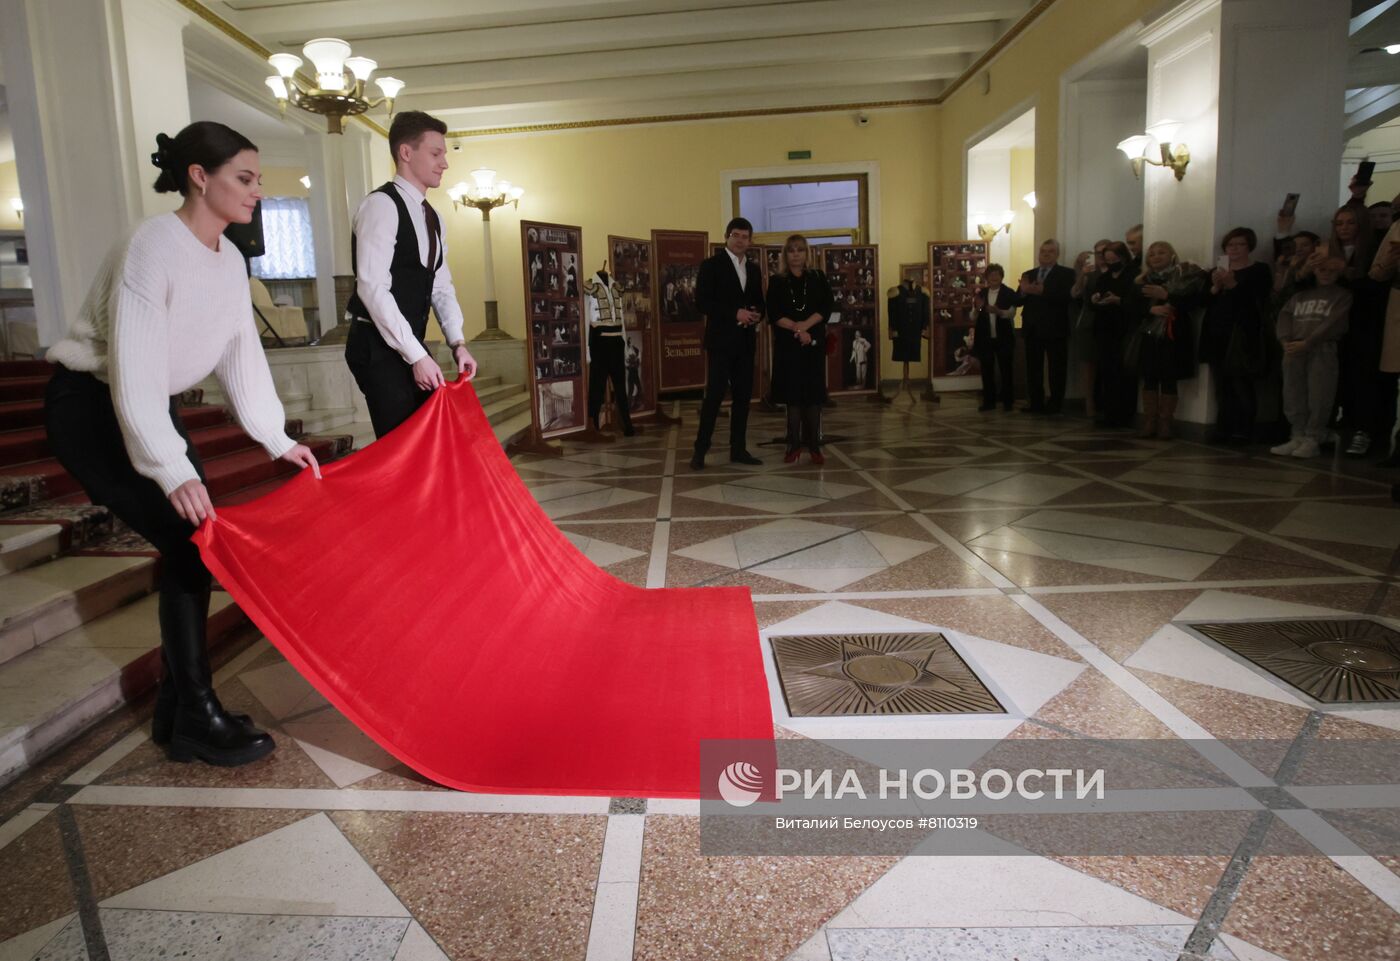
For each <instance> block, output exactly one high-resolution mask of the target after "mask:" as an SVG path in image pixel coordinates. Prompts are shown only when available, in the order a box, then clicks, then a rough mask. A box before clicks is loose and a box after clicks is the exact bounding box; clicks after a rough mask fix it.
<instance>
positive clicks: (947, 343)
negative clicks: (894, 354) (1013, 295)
mask: <svg viewBox="0 0 1400 961" xmlns="http://www.w3.org/2000/svg"><path fill="white" fill-rule="evenodd" d="M928 261H929V262H928V277H929V283H928V296H929V302H930V308H931V309H932V311H933V324H932V326H931V327H930V328H929V329H930V331H931V334H930V338H931V343H932V346H933V349H934V352H935V353H934V356H933V358H932V360H933V366H932V367H930V368H929V369H930V370H932V371H933V372H934V373H935V374H936V375H941V376H953V377H956V376H966V375H969V374H974V373H975V374H980V373H981V370H980V369H978V368H977V367H976V364H975V363H969V356H968V355H966V354H965V353H964V350H963V348H962V344H963V341H964V339H966V337H967V336H968V332H969V330H970V329H971V328H972V327H973V326H975V324H976V321H977V317H976V315H975V311H974V310H973V307H972V300H973V296H974V292H975V290H976V288H977V286H978V284H980V283H981V282H982V274H983V272H984V271H985V270H986V269H987V242H986V241H984V240H946V241H942V240H935V241H932V242H930V243H929V245H928Z"/></svg>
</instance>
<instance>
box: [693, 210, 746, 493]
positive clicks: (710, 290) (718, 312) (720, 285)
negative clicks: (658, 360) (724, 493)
mask: <svg viewBox="0 0 1400 961" xmlns="http://www.w3.org/2000/svg"><path fill="white" fill-rule="evenodd" d="M752 239H753V224H751V223H749V222H748V221H747V220H745V219H744V218H743V217H735V218H734V219H733V220H731V221H729V225H728V226H727V227H725V228H724V249H723V250H721V251H720V252H719V253H717V254H715V255H714V256H713V257H711V258H710V259H709V260H707V261H705V262H704V263H703V264H701V265H700V275H699V277H698V278H696V282H695V302H696V304H697V305H698V306H699V308H700V312H701V313H703V314H704V315H705V352H706V370H705V402H704V404H703V405H701V407H700V431H699V433H697V434H696V435H695V456H694V457H692V458H691V459H690V468H691V470H702V469H703V468H704V466H705V452H706V451H707V450H709V449H710V438H711V437H712V436H714V432H715V420H716V418H718V417H719V405H720V404H722V403H723V402H724V392H725V389H726V388H727V389H728V390H729V391H730V394H731V396H732V398H733V405H732V406H731V408H730V411H729V460H730V463H734V464H761V463H763V462H762V461H761V460H759V459H758V458H757V457H755V456H753V455H752V454H750V453H749V451H748V448H747V447H746V446H745V441H746V434H747V431H748V426H749V395H750V394H752V393H753V365H754V350H755V347H756V346H757V343H758V336H757V333H756V330H757V327H758V322H759V321H760V320H762V319H763V275H762V273H760V272H759V269H758V265H757V264H751V263H749V261H748V259H747V256H746V255H747V252H748V249H749V242H750V241H751V240H752Z"/></svg>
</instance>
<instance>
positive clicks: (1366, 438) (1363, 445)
mask: <svg viewBox="0 0 1400 961" xmlns="http://www.w3.org/2000/svg"><path fill="white" fill-rule="evenodd" d="M1370 449H1371V435H1370V434H1368V433H1366V432H1365V431H1364V430H1359V431H1357V432H1356V433H1355V434H1352V435H1351V443H1350V444H1349V445H1348V446H1347V456H1348V457H1365V456H1366V452H1367V451H1368V450H1370Z"/></svg>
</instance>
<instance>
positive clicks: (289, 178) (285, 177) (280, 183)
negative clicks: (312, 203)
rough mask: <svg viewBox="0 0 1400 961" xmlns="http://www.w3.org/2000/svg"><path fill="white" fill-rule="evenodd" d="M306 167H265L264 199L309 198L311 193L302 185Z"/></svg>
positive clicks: (263, 180) (263, 178)
mask: <svg viewBox="0 0 1400 961" xmlns="http://www.w3.org/2000/svg"><path fill="white" fill-rule="evenodd" d="M305 176H306V168H305V167H264V168H263V169H262V192H263V196H264V197H307V196H310V193H311V192H310V191H309V190H307V189H306V188H305V187H303V186H302V185H301V178H302V177H305Z"/></svg>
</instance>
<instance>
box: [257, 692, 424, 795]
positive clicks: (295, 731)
mask: <svg viewBox="0 0 1400 961" xmlns="http://www.w3.org/2000/svg"><path fill="white" fill-rule="evenodd" d="M282 729H283V730H284V731H286V732H287V733H288V734H290V735H291V736H292V737H294V738H296V740H297V743H298V744H300V745H301V746H302V748H303V750H305V751H306V753H307V754H308V755H309V756H310V758H311V760H312V761H314V762H316V766H317V767H319V768H320V769H321V770H322V771H324V772H325V773H326V777H328V778H330V779H331V780H332V781H333V782H335V786H336V787H349V786H350V785H352V784H356V783H358V782H360V781H363V780H364V779H365V778H367V777H373V776H374V775H376V774H378V773H380V772H381V771H387V770H389V768H391V767H394V766H395V765H396V764H398V763H399V762H398V759H397V758H395V757H394V756H393V755H392V754H390V753H389V752H388V751H386V750H384V749H383V748H382V747H380V746H379V745H378V744H375V743H374V742H373V741H372V740H370V739H369V737H368V736H367V735H366V734H365V733H364V732H363V731H361V730H360V729H359V728H357V727H356V726H355V725H354V724H351V723H350V721H348V720H347V719H346V718H345V717H344V716H343V715H342V714H341V713H340V712H339V711H335V710H326V711H318V712H317V713H315V714H313V715H311V716H310V717H307V718H304V719H302V720H296V721H287V722H286V723H284V724H283V725H282Z"/></svg>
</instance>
